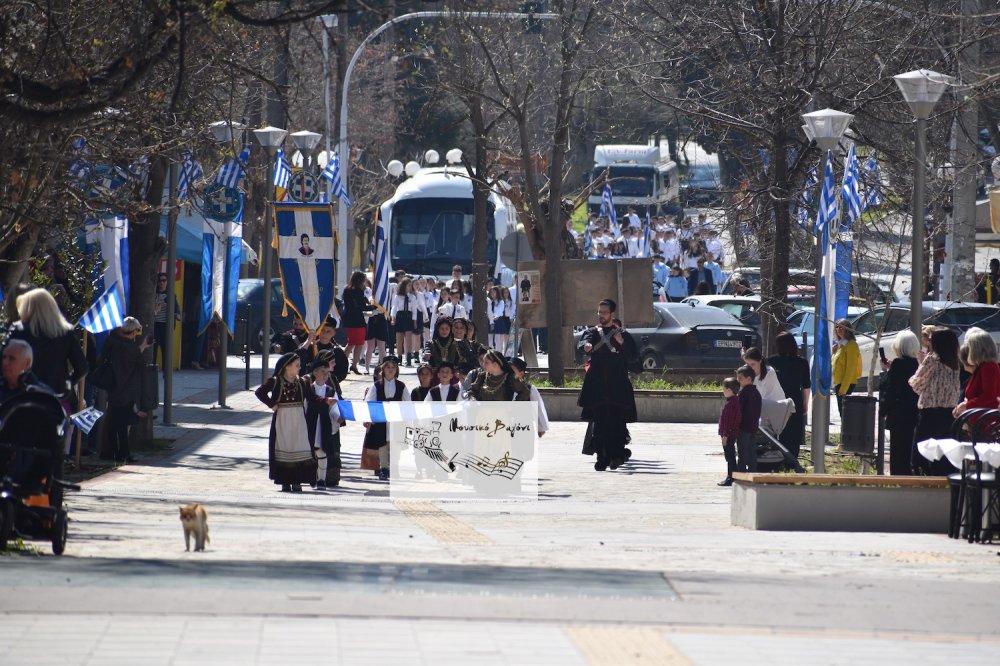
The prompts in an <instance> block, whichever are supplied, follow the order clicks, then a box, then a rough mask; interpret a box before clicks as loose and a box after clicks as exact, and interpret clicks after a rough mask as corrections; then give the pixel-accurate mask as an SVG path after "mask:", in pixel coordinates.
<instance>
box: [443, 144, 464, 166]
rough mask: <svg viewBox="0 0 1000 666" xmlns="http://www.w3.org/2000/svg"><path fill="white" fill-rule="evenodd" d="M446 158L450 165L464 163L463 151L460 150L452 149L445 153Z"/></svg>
mask: <svg viewBox="0 0 1000 666" xmlns="http://www.w3.org/2000/svg"><path fill="white" fill-rule="evenodd" d="M444 158H445V159H446V160H448V164H459V163H460V162H461V161H462V150H461V149H460V148H452V149H451V150H449V151H448V152H447V153H445V155H444Z"/></svg>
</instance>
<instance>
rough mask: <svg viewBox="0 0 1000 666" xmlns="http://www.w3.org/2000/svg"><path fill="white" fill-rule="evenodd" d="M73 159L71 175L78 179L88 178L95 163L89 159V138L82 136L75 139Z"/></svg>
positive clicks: (70, 164) (70, 167)
mask: <svg viewBox="0 0 1000 666" xmlns="http://www.w3.org/2000/svg"><path fill="white" fill-rule="evenodd" d="M72 146H73V159H72V160H70V163H69V166H68V167H67V168H68V169H69V176H70V178H76V179H77V180H86V179H87V178H88V177H89V176H90V171H91V169H93V168H94V165H93V164H91V163H90V162H88V161H87V140H86V139H84V138H83V137H82V136H78V137H76V138H74V139H73V143H72Z"/></svg>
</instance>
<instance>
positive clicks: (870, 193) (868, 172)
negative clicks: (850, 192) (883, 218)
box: [862, 150, 884, 210]
mask: <svg viewBox="0 0 1000 666" xmlns="http://www.w3.org/2000/svg"><path fill="white" fill-rule="evenodd" d="M862 170H863V171H864V179H865V209H866V210H867V209H868V208H870V207H872V206H875V207H878V206H881V205H882V203H883V202H884V199H883V198H882V176H881V174H880V173H879V169H878V159H876V155H875V151H874V150H873V151H871V152H870V153H869V154H868V159H867V160H865V164H864V166H863V167H862Z"/></svg>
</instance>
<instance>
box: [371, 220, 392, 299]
mask: <svg viewBox="0 0 1000 666" xmlns="http://www.w3.org/2000/svg"><path fill="white" fill-rule="evenodd" d="M372 298H374V299H375V305H377V306H378V308H379V310H381V311H382V312H384V313H386V314H388V312H389V299H390V298H391V297H390V295H389V249H388V247H387V246H386V242H385V230H384V229H383V228H382V225H381V224H379V225H378V226H376V227H375V272H374V273H373V274H372Z"/></svg>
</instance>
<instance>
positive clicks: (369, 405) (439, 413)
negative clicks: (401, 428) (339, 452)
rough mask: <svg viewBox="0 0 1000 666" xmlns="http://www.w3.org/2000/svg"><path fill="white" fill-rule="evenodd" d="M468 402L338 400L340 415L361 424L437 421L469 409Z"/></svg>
mask: <svg viewBox="0 0 1000 666" xmlns="http://www.w3.org/2000/svg"><path fill="white" fill-rule="evenodd" d="M469 406H470V403H468V402H401V401H396V402H366V401H365V400H338V401H337V407H338V409H339V411H340V415H341V416H342V417H344V420H346V421H357V422H360V423H399V422H402V421H416V420H423V419H436V418H441V417H443V416H447V415H449V414H457V413H458V412H464V411H465V410H466V409H468V408H469Z"/></svg>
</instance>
